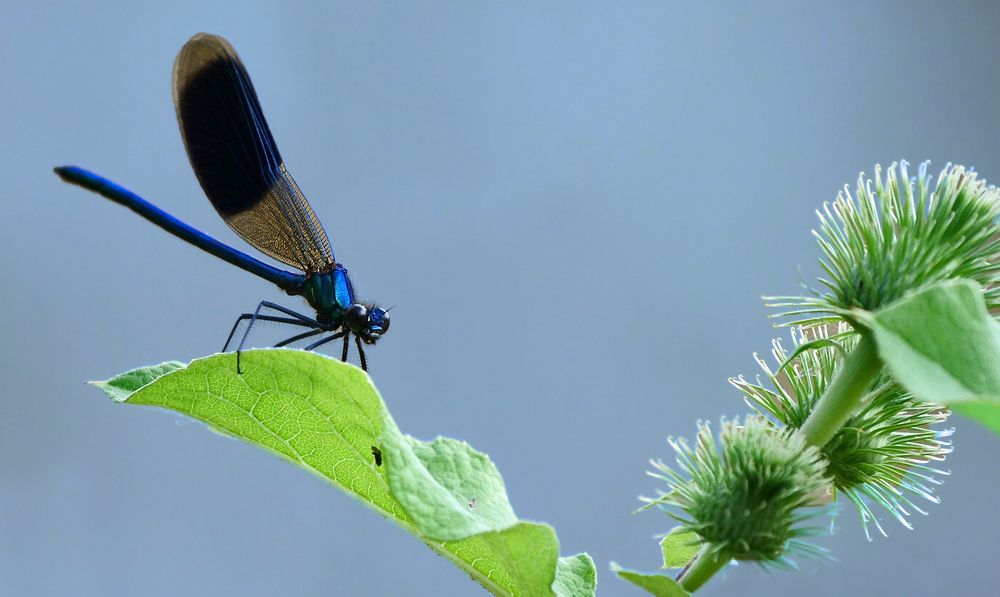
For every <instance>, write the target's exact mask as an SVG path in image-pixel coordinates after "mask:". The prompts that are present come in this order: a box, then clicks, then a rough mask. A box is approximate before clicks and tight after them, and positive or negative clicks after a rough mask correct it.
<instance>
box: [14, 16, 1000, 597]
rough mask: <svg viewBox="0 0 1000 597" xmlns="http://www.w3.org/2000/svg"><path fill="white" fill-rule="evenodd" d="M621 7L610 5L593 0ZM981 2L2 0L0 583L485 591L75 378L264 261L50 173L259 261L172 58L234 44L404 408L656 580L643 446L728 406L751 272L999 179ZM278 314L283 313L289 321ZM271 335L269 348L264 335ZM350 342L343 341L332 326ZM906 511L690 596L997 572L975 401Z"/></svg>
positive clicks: (808, 263) (30, 588) (343, 506)
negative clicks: (898, 204) (207, 35)
mask: <svg viewBox="0 0 1000 597" xmlns="http://www.w3.org/2000/svg"><path fill="white" fill-rule="evenodd" d="M612 7H613V8H612ZM998 25H1000V6H998V5H996V4H992V5H991V4H990V3H987V2H984V3H981V4H976V3H965V4H962V3H952V4H949V5H947V6H944V5H939V4H931V3H928V4H921V3H914V2H906V3H898V4H896V3H873V2H862V3H850V2H841V3H830V4H829V5H828V6H826V7H822V8H814V9H809V10H808V11H806V10H804V9H802V8H800V7H799V6H798V3H765V4H763V5H762V6H756V7H754V8H750V7H749V6H744V5H743V3H732V4H728V3H711V5H709V3H684V4H681V3H668V2H629V3H612V4H606V3H588V2H547V3H538V2H530V3H528V2H525V3H487V2H458V1H452V2H423V3H419V4H415V3H404V2H380V3H356V2H327V1H324V2H307V3H261V2H240V3H230V4H228V5H224V4H219V5H216V4H214V3H208V2H205V1H203V0H202V1H198V2H190V1H184V0H178V1H175V2H159V3H145V5H140V3H136V2H121V3H118V4H104V3H95V2H32V3H29V2H16V3H15V2H12V1H9V0H8V1H4V2H3V3H2V4H0V59H2V63H3V65H4V66H3V70H4V78H5V81H4V85H3V89H4V91H3V93H0V108H2V109H0V155H2V156H3V159H2V160H0V163H2V166H0V173H2V176H3V180H4V184H5V191H4V192H3V194H2V196H0V205H2V214H3V215H2V217H0V243H2V247H3V249H4V250H3V252H2V255H3V256H2V257H0V279H2V280H3V284H2V292H0V329H2V330H3V333H2V335H0V338H2V339H0V357H2V358H0V363H2V364H0V368H2V369H0V372H2V379H3V382H2V383H3V389H2V392H0V592H3V593H4V594H10V595H102V596H106V595H274V594H295V595H352V596H353V595H372V596H377V595H400V594H406V595H475V594H483V593H482V592H481V591H480V590H479V588H478V586H477V585H474V584H473V583H472V582H471V581H470V580H469V579H468V577H467V576H466V575H464V574H462V573H461V572H459V571H458V570H457V569H455V568H453V567H452V566H451V565H450V564H449V563H448V562H447V561H445V560H444V559H442V558H440V557H437V556H435V555H434V554H433V553H432V552H431V551H430V550H428V549H426V548H425V547H424V546H423V545H422V544H421V543H420V542H419V541H418V540H417V539H415V538H413V537H412V536H410V535H408V534H406V533H405V532H403V531H401V530H400V529H398V528H396V527H394V526H393V525H391V524H388V523H387V522H386V521H384V520H382V519H381V518H380V517H378V516H377V515H376V514H374V513H372V512H371V511H369V510H367V509H365V508H362V507H360V506H359V505H358V504H356V503H355V502H354V501H353V500H352V499H350V498H348V497H346V496H345V495H342V494H340V493H339V492H337V491H336V490H335V489H332V488H331V487H329V486H327V485H325V484H324V483H323V482H322V481H320V480H319V479H317V478H315V477H313V476H311V475H309V474H307V473H305V472H304V471H302V470H300V469H298V468H296V467H294V466H290V465H289V464H287V463H285V462H283V461H279V460H278V459H277V458H276V457H274V456H272V455H270V454H268V453H265V452H264V451H262V450H258V449H254V448H252V447H250V446H248V445H245V444H242V443H240V442H238V441H234V440H230V439H226V438H223V437H221V436H219V435H216V434H213V433H209V432H208V431H207V430H206V429H205V427H204V426H203V425H201V424H199V423H195V422H192V421H189V420H185V419H183V418H181V417H179V416H177V415H174V414H172V413H166V412H162V411H157V410H152V409H143V408H135V407H127V406H122V405H115V404H113V403H112V402H111V401H110V400H108V399H106V398H105V397H104V396H103V395H102V394H101V393H100V392H99V391H98V390H96V389H94V388H92V387H88V386H85V385H84V383H83V382H84V381H86V380H91V379H106V378H108V377H110V376H113V375H114V374H116V373H119V372H122V371H125V370H128V369H131V368H133V367H137V366H141V365H146V364H152V363H158V362H161V361H165V360H171V359H177V360H189V359H191V358H194V357H198V356H203V355H206V354H210V353H212V352H214V351H216V350H218V349H219V347H221V345H222V342H223V340H224V339H225V335H226V334H227V333H228V331H229V326H230V325H231V323H232V321H233V319H234V318H235V316H236V315H237V314H238V313H241V312H244V311H247V310H250V309H252V308H253V307H254V306H255V305H256V304H257V302H258V301H260V300H261V299H269V300H276V301H279V302H281V303H282V304H285V305H288V306H292V307H302V304H301V302H300V301H299V299H291V298H290V297H287V296H285V295H283V294H282V293H281V292H279V291H278V290H276V289H274V288H273V287H271V286H269V284H268V283H266V282H264V281H262V280H259V279H256V278H255V277H253V276H251V275H249V274H247V273H245V272H243V271H241V270H238V269H237V268H235V267H233V266H230V265H228V264H226V263H224V262H222V261H220V260H218V259H215V258H213V257H211V256H209V255H208V254H206V253H203V252H201V251H199V250H197V249H195V248H193V247H190V246H188V245H186V244H184V243H182V242H181V241H179V240H178V239H176V238H173V237H171V236H169V235H168V234H166V233H164V232H162V231H160V230H159V229H156V228H155V227H153V226H152V225H150V224H148V223H147V222H145V221H143V220H141V219H140V218H138V217H137V216H136V215H135V214H133V213H131V212H129V211H128V210H125V209H123V208H121V207H119V206H117V205H114V204H112V203H110V202H109V201H106V200H104V199H102V198H100V197H98V196H96V195H93V194H91V193H87V192H84V191H82V190H81V189H78V188H75V187H70V186H68V185H65V184H63V183H61V182H59V181H58V179H57V178H56V177H55V176H54V175H53V174H52V173H51V168H52V167H53V166H55V165H59V164H78V165H81V166H84V167H88V168H91V169H93V170H95V171H96V172H98V173H101V174H103V175H105V176H108V177H110V178H112V179H113V180H115V181H117V182H119V183H121V184H123V185H125V186H127V187H129V188H131V189H133V190H134V191H136V192H138V193H140V194H142V195H144V196H145V197H147V198H148V199H149V200H151V201H153V202H154V203H156V204H157V205H159V206H160V207H162V208H164V209H166V210H167V211H169V212H171V213H172V214H174V215H176V216H178V217H180V218H182V219H184V220H185V221H187V222H189V223H191V224H192V225H195V226H197V227H198V228H200V229H202V230H204V231H205V232H207V233H209V234H212V235H214V236H216V237H218V238H220V239H222V240H224V241H227V242H231V243H232V244H233V245H234V246H236V247H238V248H241V249H244V250H249V249H248V248H247V246H246V245H245V244H244V243H243V242H242V241H240V240H239V239H238V238H237V237H236V235H235V234H233V233H232V232H231V231H230V230H229V229H228V228H227V227H226V226H225V224H224V223H223V222H222V220H221V219H220V218H219V217H218V216H217V215H216V213H215V211H214V210H213V209H212V207H211V205H210V204H209V202H208V201H207V200H206V199H205V197H204V195H203V193H202V191H201V189H200V188H199V186H198V183H197V181H196V179H195V177H194V175H193V173H192V171H191V169H190V167H189V165H188V160H187V157H186V155H185V153H184V148H183V145H182V143H181V138H180V135H179V132H178V130H177V125H176V122H175V117H174V108H173V105H172V100H171V91H170V72H171V66H172V63H173V59H174V56H175V55H176V53H177V51H178V50H179V49H180V47H181V46H182V45H183V44H184V42H185V41H186V40H187V39H188V38H189V37H190V36H191V35H193V34H194V33H197V32H199V31H208V32H212V33H218V34H221V35H223V36H225V37H226V38H228V39H229V40H230V41H231V42H232V43H233V45H234V46H235V47H236V48H237V50H238V51H239V52H240V54H241V55H242V57H243V60H244V62H245V63H246V65H247V67H248V69H249V71H250V74H251V76H252V77H253V80H254V83H255V85H256V88H257V91H258V93H259V95H260V99H261V103H262V106H263V109H264V113H265V114H266V116H267V118H268V121H269V123H270V126H271V130H272V131H273V133H274V135H275V138H276V140H277V142H278V145H279V147H280V149H281V152H282V154H283V156H284V158H285V161H286V164H287V165H288V167H289V170H290V171H291V172H292V173H293V174H294V176H295V178H296V179H297V181H298V183H299V185H300V186H301V187H302V189H303V191H304V192H305V194H306V195H307V197H309V199H310V201H311V203H312V205H313V207H314V209H315V211H316V212H317V214H318V215H319V216H320V218H321V219H322V221H323V223H324V224H325V227H326V230H327V232H328V233H329V234H330V237H331V241H332V243H333V247H334V250H335V251H336V254H337V257H338V260H339V261H341V262H343V263H345V264H346V265H347V267H348V268H350V270H351V272H352V276H353V279H354V282H355V285H356V286H357V288H358V290H359V291H360V293H361V294H362V295H363V296H365V297H368V298H370V299H374V300H378V301H379V302H380V303H382V304H385V305H395V310H394V311H393V312H392V331H391V333H389V334H388V335H387V336H386V338H385V339H384V340H383V341H382V342H381V343H380V344H379V345H378V346H376V347H374V348H373V349H371V350H370V351H368V356H369V360H370V364H371V373H372V376H373V378H374V380H375V382H376V384H377V385H378V387H379V389H380V391H381V392H382V395H383V397H384V399H385V401H386V402H387V404H388V406H389V409H390V411H391V412H392V415H393V416H394V418H395V420H396V421H397V423H398V424H399V426H400V428H401V429H402V430H403V431H404V432H407V433H410V434H412V435H414V436H416V437H419V438H424V439H430V438H433V437H434V436H436V435H438V434H441V435H447V436H451V437H457V438H461V439H464V440H467V441H468V442H470V443H471V444H472V445H473V446H475V447H476V448H477V449H479V450H482V451H484V452H486V453H488V454H489V455H490V456H491V458H492V459H493V461H494V462H495V463H496V464H497V466H498V467H499V468H500V470H501V472H502V473H503V475H504V478H505V481H506V484H507V490H508V493H509V495H510V499H511V502H512V504H513V506H514V509H515V511H516V512H517V513H518V515H519V516H520V517H522V518H525V519H531V520H541V521H546V522H548V523H551V524H552V525H553V526H554V527H555V529H556V531H557V532H558V534H559V539H560V542H561V550H562V552H563V553H564V554H572V553H577V552H580V551H588V552H590V554H591V555H592V556H593V557H594V559H595V561H596V563H597V567H598V573H599V581H600V586H599V593H600V594H601V595H623V596H625V595H640V594H641V592H639V591H638V590H637V589H633V588H632V587H631V586H629V585H626V584H625V583H624V582H622V581H619V580H617V579H615V578H613V577H612V575H610V574H609V573H608V572H607V570H608V563H609V561H611V560H614V561H617V562H619V563H620V564H623V565H626V566H629V567H636V568H642V569H654V568H656V567H657V566H658V565H659V563H660V556H659V549H658V547H657V543H656V540H655V539H654V535H656V534H657V533H662V532H665V531H666V530H668V529H669V528H670V527H671V526H672V525H671V523H670V521H669V520H668V519H667V518H666V517H665V516H663V515H662V514H660V513H656V512H646V513H643V514H638V515H635V514H632V511H633V510H634V509H635V508H636V507H637V506H638V505H639V502H638V501H637V500H636V498H637V496H638V495H640V494H647V495H648V494H652V493H654V492H655V490H656V488H657V485H656V483H655V482H654V480H653V479H650V478H648V477H647V476H646V475H645V470H646V469H647V460H648V459H649V458H651V457H652V458H664V459H672V457H673V456H672V454H671V452H670V449H669V447H668V445H667V443H666V438H667V436H670V435H684V436H689V437H690V436H691V435H693V433H694V431H695V422H696V420H698V419H707V420H712V421H717V420H718V418H719V417H720V416H723V415H725V416H730V417H731V416H737V415H742V414H744V413H746V412H747V408H746V407H745V406H744V405H743V403H742V402H741V398H740V395H739V394H738V393H737V392H736V391H735V390H733V389H732V388H730V387H729V386H728V384H727V382H726V380H727V378H728V377H729V376H732V375H737V374H740V373H743V374H747V375H752V374H755V373H756V366H755V364H754V361H753V359H752V354H753V353H754V352H755V351H756V352H766V351H767V350H768V349H769V343H770V340H771V338H772V337H774V336H775V335H779V336H780V335H782V334H783V333H784V332H782V331H780V330H775V329H774V328H772V322H771V321H769V320H768V319H767V318H766V315H767V311H766V310H765V309H764V307H763V306H762V302H761V300H760V296H761V295H762V294H768V293H773V294H786V293H793V292H795V291H796V290H797V288H798V287H797V282H798V280H799V275H800V273H799V272H800V271H801V272H802V273H803V275H805V276H813V275H815V274H816V273H817V271H818V268H817V266H816V265H815V263H816V257H817V256H818V249H817V247H816V246H815V243H814V241H813V240H812V238H811V236H810V233H809V231H810V229H811V228H813V227H814V226H815V225H816V218H815V214H814V210H815V209H816V208H817V207H819V206H820V205H821V204H822V202H824V201H828V200H832V199H833V198H834V197H835V195H836V193H837V191H838V190H839V189H840V188H841V187H842V186H843V185H844V184H845V183H852V184H853V181H854V180H855V179H856V177H857V175H858V172H859V171H861V170H864V171H867V172H871V168H872V165H873V164H875V163H883V164H888V163H890V162H892V161H894V160H897V159H900V158H905V159H907V160H909V161H910V162H912V163H917V162H920V161H922V160H925V159H930V160H933V166H932V170H933V171H935V172H936V171H937V170H938V169H939V168H940V167H942V166H944V165H945V163H947V162H949V161H951V162H957V163H961V164H964V165H966V166H971V167H975V168H976V170H977V171H979V172H980V173H981V174H982V175H983V176H985V177H986V178H987V179H988V180H1000V143H998V141H997V137H998V135H997V131H998V129H1000V109H998V99H997V98H998V95H1000V77H997V76H996V72H995V68H996V67H995V64H996V61H997V57H998V56H1000V36H998V35H997V34H996V32H997V28H998ZM275 333H277V332H276V331H275ZM256 338H258V341H260V342H264V341H266V340H267V339H268V336H267V334H264V335H261V336H256ZM334 352H336V348H334ZM953 423H954V425H955V426H956V427H957V432H956V434H955V437H954V443H955V447H956V451H955V453H954V454H953V455H952V457H951V458H949V460H948V462H947V463H946V468H948V469H950V470H951V471H952V473H953V474H952V476H951V477H950V478H949V480H948V482H947V484H946V485H945V486H944V487H942V488H941V489H940V495H941V497H942V500H943V503H942V504H941V505H937V506H935V505H929V511H930V514H931V515H930V516H929V517H927V518H924V517H922V516H919V515H918V516H917V517H916V519H915V520H914V523H915V526H916V529H915V530H913V531H908V530H906V529H904V528H903V527H901V526H900V525H898V524H896V523H894V522H892V521H891V520H887V521H886V528H887V529H888V530H889V532H890V536H889V538H887V539H886V538H882V537H878V538H876V539H875V540H874V541H873V542H868V541H866V540H865V538H864V534H863V532H862V529H861V525H860V522H859V521H858V518H857V516H856V514H855V513H854V511H853V510H851V509H850V508H846V507H845V508H844V509H843V510H842V512H841V515H840V517H839V519H838V524H839V526H840V527H841V528H840V532H839V533H838V534H837V535H835V536H833V537H827V538H823V539H821V540H820V543H821V544H822V545H823V546H825V547H827V548H829V549H831V550H832V552H833V553H834V555H835V556H836V557H837V558H838V559H839V563H837V564H826V563H819V562H812V561H806V562H803V563H802V570H803V571H802V572H801V573H796V574H792V573H765V572H762V571H760V570H759V569H757V568H756V567H754V566H740V567H738V568H733V569H730V570H729V571H727V573H726V574H725V575H724V576H723V577H722V578H718V579H715V580H713V581H712V583H711V584H710V585H709V587H708V589H707V590H706V591H705V594H709V595H747V594H764V593H767V594H770V595H802V594H807V593H808V594H809V595H812V596H813V597H821V596H826V595H845V594H846V595H872V594H901V595H902V594H905V595H941V594H969V595H972V594H983V593H986V592H989V591H991V590H994V589H995V586H996V585H995V571H993V570H992V569H991V568H988V567H985V566H984V565H983V562H984V558H985V559H988V557H987V556H986V554H989V553H993V552H995V550H996V548H997V537H998V536H1000V517H998V516H997V514H996V498H995V496H996V495H997V492H998V491H1000V475H998V474H997V468H998V467H997V464H996V463H997V458H998V455H1000V442H998V441H997V438H996V437H995V436H990V434H989V433H988V432H986V431H985V430H984V429H982V428H979V427H977V426H976V425H975V424H972V423H970V422H968V421H964V420H960V419H959V420H953Z"/></svg>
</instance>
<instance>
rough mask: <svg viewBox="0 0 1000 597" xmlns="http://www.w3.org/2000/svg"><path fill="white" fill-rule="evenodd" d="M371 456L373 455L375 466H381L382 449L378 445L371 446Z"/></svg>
mask: <svg viewBox="0 0 1000 597" xmlns="http://www.w3.org/2000/svg"><path fill="white" fill-rule="evenodd" d="M372 456H374V457H375V466H382V450H379V449H378V446H372Z"/></svg>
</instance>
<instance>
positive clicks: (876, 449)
mask: <svg viewBox="0 0 1000 597" xmlns="http://www.w3.org/2000/svg"><path fill="white" fill-rule="evenodd" d="M848 330H849V328H848V327H847V326H846V325H845V324H840V325H839V326H838V327H837V328H835V329H833V330H830V331H833V332H835V334H834V336H835V337H840V338H841V340H840V344H839V346H837V345H834V344H820V345H819V346H818V347H817V348H815V349H814V350H809V351H804V352H801V353H799V354H797V355H796V356H794V357H792V358H791V359H789V356H790V355H789V354H788V352H787V351H786V350H785V348H784V346H783V345H782V343H781V341H780V340H775V341H774V342H773V343H772V353H771V354H772V356H773V357H774V360H775V362H776V363H777V365H778V367H779V368H780V369H774V370H772V368H771V367H770V366H769V365H768V363H767V361H766V360H764V359H762V358H760V357H758V356H757V355H754V356H755V357H756V358H757V363H758V364H759V365H760V367H761V369H762V370H763V372H764V376H765V377H766V381H762V380H761V379H760V377H758V378H757V379H756V380H755V382H750V381H747V380H746V379H744V378H743V377H742V376H740V377H737V378H735V379H731V380H730V383H732V384H733V385H734V386H736V388H738V389H739V390H740V391H741V392H743V394H744V397H745V399H746V402H747V404H749V405H750V407H751V408H753V409H754V410H756V411H757V412H758V413H760V414H761V415H762V416H767V417H771V418H773V419H776V420H777V421H778V422H779V423H780V424H782V425H784V426H786V427H790V428H796V429H797V428H799V427H801V426H802V424H803V423H804V422H805V420H806V418H807V417H808V416H809V414H810V413H811V412H812V410H813V407H814V406H815V404H816V402H817V401H818V400H819V399H820V398H821V397H822V396H823V394H824V393H825V392H826V390H827V388H828V387H829V385H830V381H831V380H832V379H833V377H834V375H835V374H836V372H837V370H838V369H839V367H840V364H841V360H840V358H839V357H840V356H841V351H843V350H846V351H850V350H852V349H853V348H854V345H855V344H856V342H857V337H856V336H854V335H849V334H846V332H847V331H848ZM825 338H827V330H826V329H824V328H820V327H815V328H811V329H802V328H798V329H796V330H795V332H793V335H792V341H793V344H794V346H796V347H798V346H801V345H804V344H807V343H810V342H813V343H816V342H817V341H818V340H823V339H825ZM946 418H947V410H946V409H944V408H942V407H941V406H939V405H933V404H926V403H922V402H919V401H916V400H914V398H913V397H912V396H911V395H910V394H909V393H908V392H906V390H904V389H903V388H902V387H901V386H900V385H898V384H896V383H895V382H893V381H892V379H891V378H890V377H889V376H888V375H886V374H884V373H883V374H880V375H878V376H877V377H876V378H875V379H874V380H873V381H872V383H871V385H870V387H869V388H868V391H867V394H866V397H865V399H864V400H863V402H862V403H861V405H860V407H859V408H858V410H857V411H855V412H854V413H853V414H852V415H851V417H850V418H849V419H848V420H847V422H846V423H845V424H844V426H843V427H841V428H840V430H839V431H837V433H836V434H835V435H834V436H833V438H832V439H831V440H830V441H829V442H827V443H826V444H825V445H824V446H823V447H822V449H821V453H822V455H823V457H824V459H825V460H826V463H827V465H826V472H827V475H829V476H830V477H831V478H832V480H833V483H834V486H835V487H836V488H837V489H838V490H840V491H842V492H843V493H844V495H846V496H847V497H848V499H850V500H851V502H853V503H854V504H855V506H856V507H857V508H858V511H859V512H860V514H861V518H862V520H863V522H864V523H865V532H866V533H867V532H868V527H869V524H870V523H871V524H874V526H875V527H876V528H877V529H878V530H879V531H880V532H881V533H882V534H883V535H884V534H885V531H884V529H883V528H882V526H881V524H880V523H879V521H878V517H877V516H876V513H875V512H873V511H872V509H871V504H877V505H880V506H882V507H883V508H884V509H885V510H886V511H888V512H889V513H890V514H891V515H892V516H893V517H895V518H896V519H897V520H898V521H899V522H901V523H902V524H903V525H904V526H906V527H907V528H911V525H910V523H909V521H908V520H907V517H908V516H909V515H910V514H911V512H914V511H915V512H919V513H924V511H923V510H922V509H921V508H920V506H919V505H918V504H916V503H914V502H913V498H922V499H925V500H928V501H930V502H933V503H937V502H938V498H937V497H936V496H935V495H934V486H935V485H938V484H940V481H939V479H938V477H940V476H942V475H946V474H947V472H946V471H942V470H939V469H937V468H934V466H932V465H933V464H934V463H937V462H940V461H942V460H944V458H945V456H946V455H947V454H948V453H950V452H951V444H950V442H949V441H948V440H947V439H946V438H947V437H948V436H949V435H950V434H951V430H950V429H935V427H937V426H939V424H940V423H942V422H943V421H944V420H945V419H946Z"/></svg>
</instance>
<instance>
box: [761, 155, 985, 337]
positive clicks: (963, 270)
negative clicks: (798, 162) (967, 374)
mask: <svg viewBox="0 0 1000 597" xmlns="http://www.w3.org/2000/svg"><path fill="white" fill-rule="evenodd" d="M907 166H908V164H907V163H906V162H905V161H902V162H900V163H899V164H898V166H897V164H892V165H891V166H889V169H888V170H887V171H886V172H885V176H884V178H883V172H882V168H881V167H880V166H875V176H874V178H873V179H870V178H866V177H865V175H864V174H863V173H862V174H861V175H860V176H859V177H858V182H857V186H856V189H855V196H852V195H851V192H850V189H849V188H848V187H846V186H845V187H844V190H843V191H842V192H841V193H840V194H838V195H837V199H836V200H835V201H834V202H833V204H832V205H830V204H825V205H824V206H823V209H822V210H819V211H818V212H817V214H818V215H819V219H820V229H819V230H818V231H813V234H814V235H815V237H816V239H817V240H818V242H819V245H820V248H821V250H822V252H823V257H822V258H821V259H820V265H821V266H822V268H823V270H824V272H825V274H826V277H824V278H821V279H820V280H819V284H820V288H817V289H813V288H808V290H809V293H808V294H807V295H806V296H801V297H795V296H784V297H769V302H770V306H773V307H780V308H783V309H786V311H784V312H782V313H780V314H779V316H781V317H788V318H789V319H788V320H787V321H789V323H791V324H796V325H815V324H821V323H829V322H831V321H837V320H841V319H842V318H846V320H847V321H848V322H851V317H850V313H849V311H850V310H851V309H855V308H860V309H864V310H866V311H876V310H878V309H879V308H881V307H884V306H886V305H889V304H891V303H892V302H894V301H896V300H897V299H900V298H902V297H903V296H904V295H905V294H907V293H909V292H912V291H916V290H919V289H921V288H924V287H926V286H929V285H931V284H934V283H936V282H942V281H944V280H948V279H957V278H964V279H969V280H974V281H975V282H978V283H979V285H980V286H982V287H983V288H984V289H985V299H986V304H987V307H988V308H989V309H990V310H991V311H993V310H994V309H996V308H997V307H1000V286H998V284H997V282H998V281H1000V276H998V272H1000V235H998V233H1000V226H998V225H997V221H996V220H997V216H998V214H1000V193H998V191H997V189H996V187H993V186H987V185H986V183H985V182H983V181H982V180H979V179H978V178H977V177H976V173H975V172H973V171H972V170H966V169H965V168H963V167H962V166H952V165H951V164H949V165H947V166H945V168H944V170H942V171H941V173H940V174H939V175H938V179H937V184H936V185H932V184H931V179H930V177H929V176H928V175H927V166H928V163H927V162H924V163H922V164H921V165H920V167H919V168H918V172H917V176H916V178H910V177H909V174H908V172H907Z"/></svg>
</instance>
